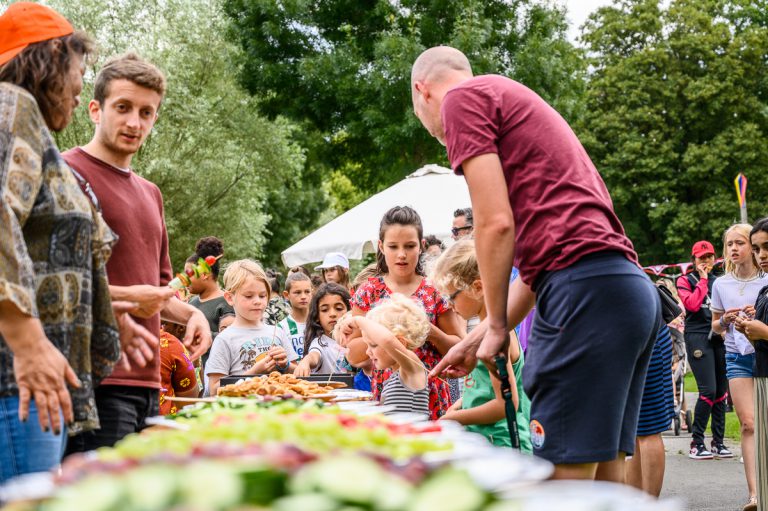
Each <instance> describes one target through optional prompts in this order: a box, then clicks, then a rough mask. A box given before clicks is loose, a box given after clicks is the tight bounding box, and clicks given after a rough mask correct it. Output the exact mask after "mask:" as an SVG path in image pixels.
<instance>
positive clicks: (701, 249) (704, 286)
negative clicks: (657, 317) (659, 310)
mask: <svg viewBox="0 0 768 511" xmlns="http://www.w3.org/2000/svg"><path fill="white" fill-rule="evenodd" d="M691 259H692V261H693V267H694V270H693V271H692V272H690V273H689V274H688V275H683V276H681V277H680V278H678V279H677V291H678V294H679V295H680V299H681V300H682V302H683V305H684V306H685V347H686V350H687V352H688V362H689V363H690V365H691V369H692V370H693V376H694V377H695V378H696V384H697V385H698V387H699V399H698V401H696V408H695V411H694V415H693V425H692V427H691V429H692V431H691V433H692V434H693V438H692V441H691V450H690V452H689V454H688V456H689V457H690V458H692V459H695V460H711V459H712V458H713V457H714V455H713V453H712V451H711V450H710V449H709V448H707V446H706V444H705V443H704V431H705V430H706V428H707V423H708V422H709V418H710V415H711V417H712V444H713V446H718V447H717V449H718V454H721V453H722V455H726V453H727V449H726V448H725V446H724V445H723V436H724V435H725V411H726V408H725V397H726V393H727V392H728V379H727V378H726V376H725V346H724V345H723V338H722V337H720V336H719V335H717V334H714V333H713V332H712V311H711V310H710V303H711V298H712V287H713V284H714V281H715V276H714V275H713V274H712V268H713V267H714V265H715V247H714V246H713V245H712V243H710V242H709V241H697V242H696V243H694V244H693V248H692V249H691ZM713 448H715V447H713Z"/></svg>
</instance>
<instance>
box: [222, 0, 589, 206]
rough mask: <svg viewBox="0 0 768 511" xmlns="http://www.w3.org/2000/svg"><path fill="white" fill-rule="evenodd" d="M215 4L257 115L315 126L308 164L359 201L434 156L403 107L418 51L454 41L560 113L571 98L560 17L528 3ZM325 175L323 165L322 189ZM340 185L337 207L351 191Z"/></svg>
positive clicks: (575, 82)
mask: <svg viewBox="0 0 768 511" xmlns="http://www.w3.org/2000/svg"><path fill="white" fill-rule="evenodd" d="M224 9H225V12H226V13H227V14H228V15H229V18H230V20H231V36H232V37H233V38H234V39H235V40H236V41H238V42H239V44H240V45H241V47H242V48H243V50H244V51H243V54H242V57H243V61H242V68H241V70H242V72H241V75H240V78H241V81H242V83H243V85H244V86H245V87H246V88H247V89H248V90H249V91H250V92H251V93H253V94H254V95H256V96H258V97H260V98H261V101H260V102H259V109H260V111H261V112H263V113H264V114H266V115H267V116H269V117H276V116H279V115H284V116H287V117H289V118H291V119H293V120H295V121H297V122H302V123H303V124H302V125H303V126H304V127H305V128H306V129H312V130H315V131H316V136H318V137H321V138H322V140H323V141H324V143H322V144H320V145H318V146H316V149H315V151H313V152H312V154H310V155H309V156H308V158H309V159H310V162H312V163H313V164H315V163H317V162H321V163H322V164H323V165H325V166H327V167H328V168H330V169H331V170H334V171H336V172H337V173H338V172H340V173H341V174H343V175H345V176H346V177H348V178H349V179H350V180H351V183H353V185H354V186H355V187H356V188H357V189H358V191H362V192H363V193H362V194H358V196H359V197H363V196H365V195H367V194H369V193H371V192H374V191H376V190H378V189H380V188H382V187H384V186H386V185H389V184H391V183H393V182H395V181H397V180H398V179H401V178H402V177H403V176H405V175H407V174H408V173H410V172H412V171H413V170H415V169H416V168H418V167H419V166H421V165H423V164H425V163H429V162H438V163H442V164H444V165H445V164H446V156H445V150H444V149H443V148H442V147H440V146H439V144H437V143H436V142H435V140H434V139H433V138H431V137H430V136H429V134H428V133H427V132H426V130H424V129H423V128H422V127H421V125H420V124H419V122H418V120H417V119H416V117H415V116H414V115H413V112H412V105H411V96H410V94H409V87H410V69H411V64H412V63H413V61H414V59H415V58H416V57H417V56H418V55H419V53H421V52H422V51H423V50H425V49H426V48H429V47H431V46H435V45H438V44H448V45H452V46H455V47H457V48H459V49H461V50H463V51H464V52H465V53H466V54H467V55H468V57H469V59H470V61H471V62H472V64H473V67H474V70H475V72H476V73H499V74H504V75H508V76H510V77H512V78H515V79H518V80H519V81H521V82H523V83H525V84H526V85H528V86H530V87H532V88H533V89H534V90H536V91H537V92H538V93H539V94H541V95H542V96H543V97H544V98H545V99H547V100H548V101H550V102H551V103H553V104H554V105H555V106H556V108H558V109H560V110H561V111H562V112H563V113H564V114H565V115H566V116H567V117H568V116H571V115H573V114H574V112H575V110H576V109H577V107H578V106H579V102H578V101H577V98H578V97H579V91H580V87H581V84H582V81H581V77H582V60H581V59H580V54H579V52H578V51H577V50H576V49H574V48H573V46H572V45H570V44H569V43H568V42H567V41H566V39H565V30H566V23H565V18H564V13H563V12H562V11H561V10H558V9H554V8H550V7H548V6H546V5H541V4H539V3H534V2H532V1H524V0H513V1H509V0H462V1H459V2H457V1H451V0H404V1H399V2H391V1H389V0H354V1H350V0H287V1H286V0H262V1H258V2H253V1H250V0H225V1H224ZM337 173H328V176H329V178H328V179H327V182H329V183H330V187H329V190H330V192H331V193H332V194H335V193H336V192H337V188H336V185H341V184H342V183H341V182H340V181H339V180H338V174H337ZM347 184H348V183H345V184H344V185H343V186H342V188H341V189H339V190H338V194H339V195H338V196H336V197H335V200H336V203H337V204H339V203H345V204H347V203H348V199H349V197H354V196H355V191H354V190H350V189H349V188H348V187H347V186H346V185H347ZM350 192H351V195H350ZM345 197H346V198H345Z"/></svg>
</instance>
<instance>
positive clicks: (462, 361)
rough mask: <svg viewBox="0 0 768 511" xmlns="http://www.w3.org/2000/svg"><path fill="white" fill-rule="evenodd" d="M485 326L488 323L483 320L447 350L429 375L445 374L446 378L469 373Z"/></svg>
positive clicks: (474, 363)
mask: <svg viewBox="0 0 768 511" xmlns="http://www.w3.org/2000/svg"><path fill="white" fill-rule="evenodd" d="M487 328H488V323H487V322H485V321H483V322H481V323H480V324H479V325H477V326H476V327H475V329H474V330H472V332H470V333H469V335H467V336H466V337H465V338H464V339H463V340H461V341H459V342H458V343H457V344H456V345H455V346H453V347H452V348H451V349H449V350H448V353H446V354H445V355H444V356H443V358H442V360H440V362H438V363H437V365H436V366H435V367H434V368H433V369H432V371H430V373H429V376H430V377H432V378H436V377H437V376H439V375H440V374H445V375H446V376H447V377H448V378H461V377H463V376H467V375H468V374H469V373H471V372H472V370H473V369H474V368H475V366H476V365H477V350H478V348H479V347H480V343H481V342H482V340H483V336H484V335H485V331H486V329H487Z"/></svg>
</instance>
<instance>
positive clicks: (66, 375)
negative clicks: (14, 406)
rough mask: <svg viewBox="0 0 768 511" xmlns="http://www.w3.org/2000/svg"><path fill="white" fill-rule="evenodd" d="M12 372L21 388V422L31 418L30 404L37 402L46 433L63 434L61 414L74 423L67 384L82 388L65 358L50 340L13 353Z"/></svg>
mask: <svg viewBox="0 0 768 511" xmlns="http://www.w3.org/2000/svg"><path fill="white" fill-rule="evenodd" d="M13 372H14V374H15V375H16V384H17V385H18V387H19V419H21V421H26V420H27V419H28V418H29V401H30V400H31V399H34V400H35V405H36V406H37V417H38V420H39V422H40V427H41V428H42V429H43V431H48V430H49V429H53V432H54V433H55V434H57V435H58V434H59V433H60V432H61V415H62V414H63V415H64V421H65V422H66V423H67V424H69V423H70V422H72V421H73V420H74V414H73V413H72V398H71V397H70V395H69V390H67V386H66V384H67V383H69V384H70V385H72V386H73V387H80V380H79V379H78V378H77V375H75V372H74V371H73V370H72V367H70V365H69V363H68V362H67V359H66V358H64V355H62V354H61V352H60V351H59V350H58V349H56V347H55V346H54V345H53V344H51V342H50V341H49V340H48V339H45V340H44V341H43V342H41V343H37V344H36V347H35V349H34V350H24V351H19V352H16V353H14V356H13Z"/></svg>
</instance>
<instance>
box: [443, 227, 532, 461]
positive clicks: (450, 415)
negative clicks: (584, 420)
mask: <svg viewBox="0 0 768 511" xmlns="http://www.w3.org/2000/svg"><path fill="white" fill-rule="evenodd" d="M432 281H433V282H434V283H435V286H436V287H437V288H438V289H439V290H440V291H441V292H442V293H444V294H445V295H446V296H448V297H449V299H448V301H449V302H451V306H452V307H453V309H454V310H455V311H456V312H457V313H458V314H459V315H460V316H461V317H463V318H464V319H469V318H472V317H474V316H479V317H480V319H481V320H482V319H485V316H486V311H485V303H484V301H483V282H482V281H481V280H480V270H479V269H478V266H477V258H476V256H475V244H474V241H471V240H462V241H459V242H457V243H455V244H454V245H452V246H451V247H450V248H449V249H448V250H446V251H445V252H443V254H442V255H441V256H440V258H439V259H438V260H437V261H436V262H435V263H434V270H433V273H432ZM510 340H511V342H510V347H509V355H508V359H507V372H508V373H509V380H510V384H511V386H512V400H513V402H514V403H515V407H516V408H517V428H518V432H519V435H520V447H521V450H522V451H523V452H528V453H530V452H532V445H531V436H530V429H529V421H530V406H531V404H530V401H529V400H528V397H527V396H526V395H525V392H524V391H523V388H522V382H521V381H520V378H521V374H522V369H523V363H524V361H523V352H522V350H521V349H520V343H519V341H518V339H517V336H516V335H515V332H514V330H513V331H512V332H510ZM442 418H443V419H450V420H455V421H456V422H459V423H460V424H462V425H464V426H466V428H467V429H468V430H470V431H474V432H476V433H480V434H482V435H484V436H485V437H486V438H488V440H490V441H491V442H492V443H493V444H495V445H499V446H505V447H511V446H512V441H511V440H510V437H509V426H508V425H507V420H506V414H505V412H504V399H503V397H502V395H501V382H500V381H499V380H498V379H496V378H495V377H492V376H491V374H490V373H489V372H488V368H487V367H486V366H485V365H484V364H482V363H478V364H477V367H475V369H474V370H473V371H472V373H470V375H469V376H468V377H467V378H466V379H465V381H464V394H463V397H462V399H460V400H459V401H457V402H456V403H455V404H454V405H453V406H451V407H450V408H449V409H448V412H447V413H446V414H445V415H444V416H443V417H442Z"/></svg>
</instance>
